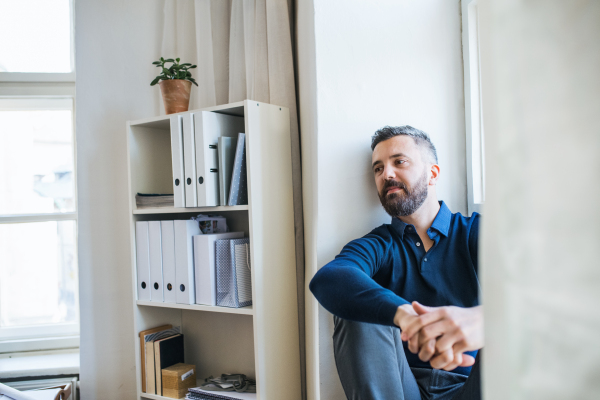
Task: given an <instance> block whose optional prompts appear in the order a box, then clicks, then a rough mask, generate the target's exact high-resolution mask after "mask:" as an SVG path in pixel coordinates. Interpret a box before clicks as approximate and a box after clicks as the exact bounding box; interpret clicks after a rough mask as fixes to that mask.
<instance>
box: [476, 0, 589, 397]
mask: <svg viewBox="0 0 600 400" xmlns="http://www.w3.org/2000/svg"><path fill="white" fill-rule="evenodd" d="M482 6H483V7H484V8H483V9H482V18H481V22H480V28H481V32H482V40H481V42H480V43H481V49H482V73H483V87H482V89H483V110H484V124H485V130H486V160H487V171H488V176H487V185H488V186H487V190H488V192H487V200H486V201H487V202H486V204H485V207H484V210H483V211H484V218H483V219H482V222H483V224H482V239H483V240H482V265H483V268H482V284H483V295H484V303H485V307H486V320H485V322H486V332H485V334H486V347H485V352H484V362H485V365H484V368H483V374H484V382H485V385H484V389H485V395H486V399H489V400H494V399H511V400H521V399H522V400H525V399H527V400H529V399H544V400H563V399H597V398H598V396H599V395H598V393H600V380H599V379H598V377H599V376H600V346H599V345H598V332H599V331H600V308H599V307H598V304H600V290H599V287H600V268H598V266H599V263H598V243H599V242H600V228H599V226H600V208H599V207H598V205H599V204H600V189H599V187H598V182H599V181H600V158H599V153H600V119H599V118H598V116H600V3H599V2H598V1H595V0H587V1H586V0H577V1H560V0H552V1H550V0H548V1H525V0H514V1H510V2H506V1H504V0H486V1H485V2H482Z"/></svg>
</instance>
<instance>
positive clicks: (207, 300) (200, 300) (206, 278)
mask: <svg viewBox="0 0 600 400" xmlns="http://www.w3.org/2000/svg"><path fill="white" fill-rule="evenodd" d="M243 237H244V232H228V233H213V234H210V235H200V236H194V253H195V255H196V257H195V258H194V273H195V275H196V304H206V305H209V306H216V305H217V273H216V258H215V241H216V240H219V239H239V238H243Z"/></svg>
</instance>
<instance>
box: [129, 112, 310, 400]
mask: <svg viewBox="0 0 600 400" xmlns="http://www.w3.org/2000/svg"><path fill="white" fill-rule="evenodd" d="M198 111H213V112H218V113H223V114H229V115H237V116H243V117H244V123H245V133H246V165H247V174H248V205H244V206H233V207H228V206H219V207H196V208H174V207H160V208H142V209H137V207H136V205H135V195H136V193H138V192H140V193H172V192H173V187H172V183H171V182H172V167H171V148H170V146H171V142H170V118H171V117H172V116H173V115H177V114H171V115H167V116H161V117H153V118H147V119H143V120H138V121H129V122H128V123H127V146H128V148H127V152H128V166H129V167H128V168H129V171H128V172H129V202H130V243H131V272H132V277H133V285H132V299H133V310H134V332H132V339H133V340H134V342H135V356H136V360H135V363H136V380H137V398H138V399H166V397H162V396H157V395H153V394H146V393H142V391H141V365H140V362H141V359H140V347H139V346H140V345H139V335H138V333H139V332H140V331H142V330H144V329H149V328H153V327H156V326H159V325H163V324H172V325H173V326H181V327H182V330H183V334H184V338H185V339H184V348H185V362H186V363H190V364H194V365H196V368H197V377H198V379H199V380H200V381H201V380H202V379H204V378H206V377H208V376H209V375H213V376H218V375H220V374H222V373H243V374H246V375H247V376H248V377H251V378H254V379H256V381H257V398H258V399H260V400H281V399H286V400H295V399H300V397H301V388H300V359H299V341H298V340H299V339H298V310H297V298H296V261H295V242H294V221H293V203H292V163H291V144H290V121H289V111H288V110H287V109H286V108H285V107H279V106H274V105H269V104H265V103H260V102H256V101H251V100H245V101H243V102H238V103H233V104H228V105H223V106H217V107H211V108H205V109H202V110H192V111H188V113H194V112H198ZM198 213H218V214H220V215H223V216H225V217H226V218H227V224H228V226H229V228H230V230H231V231H242V232H244V233H245V236H246V237H250V246H251V250H250V253H251V264H252V297H253V305H252V306H249V307H243V308H239V309H235V308H227V307H212V306H205V305H199V304H192V305H189V304H172V303H157V302H152V301H139V300H137V273H136V268H135V265H136V260H135V258H136V252H135V222H136V221H150V220H167V219H189V218H190V217H191V216H194V215H196V214H198Z"/></svg>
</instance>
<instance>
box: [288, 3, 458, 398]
mask: <svg viewBox="0 0 600 400" xmlns="http://www.w3.org/2000/svg"><path fill="white" fill-rule="evenodd" d="M297 11H298V14H297V19H298V25H297V30H298V35H297V38H298V39H297V40H298V75H299V96H300V125H301V132H302V166H303V181H304V182H303V191H304V212H305V230H306V233H305V236H306V263H307V264H306V268H307V274H306V275H307V280H310V277H312V276H313V275H314V273H315V272H316V270H317V269H318V268H320V267H322V266H323V265H324V264H326V263H327V262H329V261H330V260H332V259H333V257H334V256H335V255H336V254H337V253H338V252H339V251H340V250H341V248H342V246H343V245H344V244H346V243H347V242H349V241H350V240H352V239H355V238H357V237H360V236H362V235H364V234H366V233H368V232H369V231H370V230H371V229H372V228H374V227H376V226H378V225H380V224H382V223H389V221H390V217H389V216H387V214H385V212H384V211H383V209H382V207H381V206H380V204H379V200H378V198H377V194H376V189H375V185H374V181H373V177H372V173H371V170H370V161H371V150H370V138H371V135H372V134H373V133H374V131H375V130H377V129H378V128H380V127H382V126H384V125H404V124H409V125H412V126H414V127H416V128H419V129H422V130H424V131H425V132H427V133H429V134H430V135H431V137H432V140H433V142H434V144H435V145H436V147H437V149H438V156H439V161H440V165H441V169H442V175H441V179H440V183H439V184H438V196H439V198H440V199H443V200H445V201H446V202H447V204H448V205H449V207H450V209H451V210H452V211H454V212H462V213H463V214H464V213H466V208H467V206H466V204H467V202H466V190H467V189H466V166H465V134H464V129H465V128H464V99H463V70H462V51H461V26H460V7H459V2H458V0H453V1H448V0H428V1H422V0H410V1H408V0H405V1H396V0H384V1H376V2H364V1H359V0H351V1H346V2H344V3H343V6H340V3H339V2H327V1H312V0H305V1H302V0H301V1H299V4H298V10H297ZM307 283H308V282H307ZM332 325H333V324H332V317H331V314H329V313H328V312H327V311H325V310H323V309H322V308H320V306H317V305H316V302H315V300H314V297H312V294H310V293H309V292H307V362H308V374H307V376H308V394H309V398H311V399H317V398H321V399H323V400H329V399H343V398H345V397H344V394H343V391H342V389H341V386H340V384H339V379H338V376H337V371H336V369H335V363H334V360H333V351H332V343H331V335H332V332H333V326H332Z"/></svg>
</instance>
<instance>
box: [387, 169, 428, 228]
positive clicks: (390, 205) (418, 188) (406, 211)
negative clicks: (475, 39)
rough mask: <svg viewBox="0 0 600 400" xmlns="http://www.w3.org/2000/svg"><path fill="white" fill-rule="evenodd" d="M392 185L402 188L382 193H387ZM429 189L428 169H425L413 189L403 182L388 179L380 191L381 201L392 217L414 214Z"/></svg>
mask: <svg viewBox="0 0 600 400" xmlns="http://www.w3.org/2000/svg"><path fill="white" fill-rule="evenodd" d="M391 187H397V188H400V191H397V192H394V193H390V194H389V195H385V194H384V195H382V193H387V190H388V189H389V188H391ZM427 189H428V188H427V171H424V173H423V176H422V177H421V178H420V179H419V180H418V181H417V183H416V184H415V187H414V188H413V189H412V190H409V189H408V187H406V184H405V183H403V182H397V181H393V180H391V181H386V182H385V185H383V188H382V189H381V193H379V201H381V205H382V206H383V208H384V209H385V211H386V212H387V213H388V214H390V215H391V216H392V217H394V218H396V217H405V216H407V215H411V214H413V213H414V212H415V211H417V210H418V209H419V207H421V206H422V205H423V203H424V202H425V199H426V198H427ZM402 192H404V193H402Z"/></svg>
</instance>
